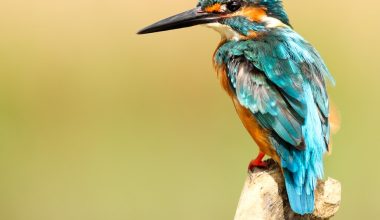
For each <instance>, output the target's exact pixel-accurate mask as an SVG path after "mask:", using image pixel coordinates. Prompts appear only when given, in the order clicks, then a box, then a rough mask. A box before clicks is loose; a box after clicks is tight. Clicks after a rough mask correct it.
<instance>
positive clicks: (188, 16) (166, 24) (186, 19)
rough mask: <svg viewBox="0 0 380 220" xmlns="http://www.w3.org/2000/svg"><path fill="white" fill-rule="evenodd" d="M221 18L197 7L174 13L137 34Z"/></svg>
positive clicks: (184, 26)
mask: <svg viewBox="0 0 380 220" xmlns="http://www.w3.org/2000/svg"><path fill="white" fill-rule="evenodd" d="M220 18H221V16H220V15H218V14H214V13H207V12H203V11H202V10H201V8H200V7H197V8H194V9H192V10H190V11H186V12H183V13H181V14H178V15H174V16H172V17H169V18H166V19H164V20H161V21H159V22H157V23H155V24H152V25H150V26H148V27H146V28H144V29H142V30H141V31H139V32H138V33H137V34H149V33H154V32H160V31H168V30H173V29H179V28H186V27H191V26H194V25H199V24H208V23H213V22H216V21H218V20H219V19H220Z"/></svg>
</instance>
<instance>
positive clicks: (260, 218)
mask: <svg viewBox="0 0 380 220" xmlns="http://www.w3.org/2000/svg"><path fill="white" fill-rule="evenodd" d="M267 162H268V164H269V166H268V168H266V169H265V170H262V169H258V168H257V169H256V170H255V171H254V172H253V173H251V174H250V175H249V176H248V178H247V180H246V182H245V185H244V188H243V192H242V194H241V197H240V201H239V205H238V208H237V210H236V215H235V220H297V219H299V220H303V219H305V220H308V219H310V220H324V219H329V218H331V217H333V216H334V215H335V214H336V213H337V211H338V209H339V205H340V201H341V185H340V183H339V182H338V181H337V180H334V179H331V178H328V179H327V180H326V181H323V182H322V181H321V182H319V183H318V186H317V189H316V192H315V210H314V213H313V214H312V215H307V216H300V215H297V214H295V213H294V212H293V211H292V210H291V209H290V205H289V202H288V197H287V194H286V189H285V185H284V179H283V175H282V173H281V170H280V167H279V166H278V165H277V164H276V163H275V162H274V161H273V160H268V161H267Z"/></svg>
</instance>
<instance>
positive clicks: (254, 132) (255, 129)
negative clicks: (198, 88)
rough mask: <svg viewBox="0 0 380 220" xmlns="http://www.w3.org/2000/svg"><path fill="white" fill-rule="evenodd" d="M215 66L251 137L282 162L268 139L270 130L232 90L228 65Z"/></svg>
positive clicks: (260, 147)
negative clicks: (227, 71)
mask: <svg viewBox="0 0 380 220" xmlns="http://www.w3.org/2000/svg"><path fill="white" fill-rule="evenodd" d="M215 68H216V71H217V75H218V78H219V81H220V84H221V85H222V87H223V89H224V90H225V91H226V92H227V93H228V95H229V96H230V97H231V99H232V101H233V103H234V106H235V109H236V112H237V114H238V115H239V118H240V120H241V121H242V123H243V125H244V127H245V128H246V129H247V131H248V133H249V134H250V135H251V137H252V138H253V139H254V140H255V142H256V143H257V145H258V146H259V149H260V151H261V152H263V153H265V154H266V155H268V156H270V157H272V158H273V159H274V160H276V161H277V162H278V163H280V159H279V157H278V155H277V152H276V150H275V149H274V148H273V147H272V145H271V143H270V141H269V139H268V131H267V130H266V129H264V128H263V127H261V126H260V125H259V123H258V122H257V120H256V118H255V117H254V115H253V114H252V113H251V111H250V110H249V109H247V108H245V107H244V106H242V105H241V104H240V102H239V100H238V99H237V97H236V95H235V93H234V91H232V89H231V87H230V85H229V79H228V77H227V73H226V67H225V66H219V65H216V64H215Z"/></svg>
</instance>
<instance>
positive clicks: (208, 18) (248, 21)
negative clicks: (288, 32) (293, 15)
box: [138, 0, 290, 40]
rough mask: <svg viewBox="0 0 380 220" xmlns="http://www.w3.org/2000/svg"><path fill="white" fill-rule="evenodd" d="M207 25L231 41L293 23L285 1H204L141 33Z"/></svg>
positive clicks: (140, 32)
mask: <svg viewBox="0 0 380 220" xmlns="http://www.w3.org/2000/svg"><path fill="white" fill-rule="evenodd" d="M201 24H202V25H207V26H209V27H211V28H214V29H216V30H217V31H218V32H220V33H221V34H222V36H223V37H224V38H226V39H228V40H240V39H244V38H245V39H246V38H253V37H256V36H258V35H260V34H261V33H264V32H267V31H268V30H270V29H272V28H277V27H284V26H290V24H289V20H288V16H287V14H286V12H285V10H284V8H283V5H282V1H281V0H200V1H199V3H198V5H197V7H196V8H194V9H191V10H189V11H186V12H183V13H180V14H178V15H175V16H172V17H169V18H166V19H164V20H161V21H159V22H157V23H155V24H152V25H150V26H148V27H146V28H144V29H142V30H141V31H139V32H138V34H148V33H154V32H160V31H167V30H172V29H179V28H185V27H191V26H195V25H201Z"/></svg>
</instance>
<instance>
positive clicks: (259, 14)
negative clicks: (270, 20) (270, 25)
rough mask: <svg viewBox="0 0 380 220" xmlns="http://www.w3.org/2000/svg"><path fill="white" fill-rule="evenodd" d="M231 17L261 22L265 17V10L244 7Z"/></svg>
mask: <svg viewBox="0 0 380 220" xmlns="http://www.w3.org/2000/svg"><path fill="white" fill-rule="evenodd" d="M233 16H243V17H246V18H248V19H249V20H251V21H261V20H262V19H263V18H264V17H266V16H267V13H266V9H265V8H258V7H245V8H243V9H242V10H240V11H238V12H236V13H234V14H233Z"/></svg>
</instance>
